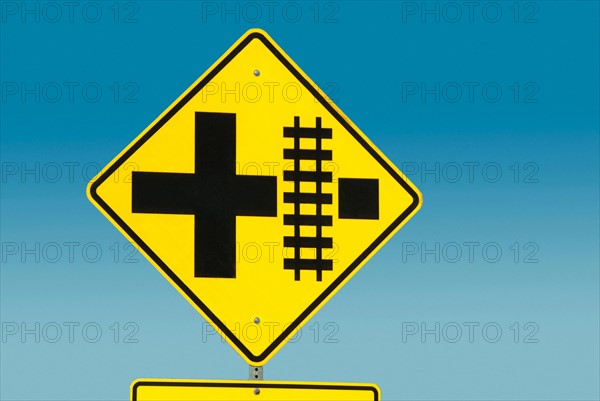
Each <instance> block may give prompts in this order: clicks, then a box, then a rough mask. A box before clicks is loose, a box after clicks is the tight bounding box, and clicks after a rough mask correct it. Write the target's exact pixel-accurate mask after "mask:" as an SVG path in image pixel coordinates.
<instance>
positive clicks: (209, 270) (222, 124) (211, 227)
mask: <svg viewBox="0 0 600 401" xmlns="http://www.w3.org/2000/svg"><path fill="white" fill-rule="evenodd" d="M195 118H196V121H195V138H196V139H195V142H196V144H195V173H193V174H190V173H153V172H152V173H151V172H139V171H135V172H133V178H132V180H133V181H132V211H133V213H160V214H191V215H194V227H195V228H194V259H195V260H194V276H195V277H213V278H215V277H216V278H235V276H236V269H235V243H236V223H235V220H236V216H264V217H276V216H277V178H276V177H265V176H251V175H236V172H235V166H236V120H235V114H231V113H203V112H196V116H195Z"/></svg>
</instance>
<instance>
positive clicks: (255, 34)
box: [90, 32, 420, 362]
mask: <svg viewBox="0 0 600 401" xmlns="http://www.w3.org/2000/svg"><path fill="white" fill-rule="evenodd" d="M254 39H258V40H260V41H261V42H262V43H263V44H264V45H265V46H266V47H267V48H268V49H269V50H270V51H271V52H272V53H273V55H275V56H276V57H277V59H278V60H279V61H280V62H281V63H282V64H283V65H285V66H286V68H287V69H288V70H289V71H290V72H291V73H292V74H293V75H294V76H295V77H296V79H298V80H299V81H300V82H301V83H302V84H303V85H304V86H305V87H306V88H307V89H308V90H309V91H310V93H311V94H312V95H313V96H315V98H317V99H318V100H319V102H320V103H321V104H322V105H323V106H324V107H325V108H326V109H327V110H328V111H329V112H330V113H331V114H332V115H333V116H334V117H335V118H336V119H337V121H338V122H339V123H340V124H341V125H342V126H343V127H344V128H346V129H347V130H348V132H350V133H351V134H352V136H353V137H354V138H355V139H356V140H357V141H358V142H359V143H360V144H361V145H362V146H363V147H364V148H365V149H366V150H367V151H368V152H369V153H370V154H371V156H373V158H375V160H377V161H378V162H379V164H381V166H382V167H383V168H384V169H385V170H386V171H387V172H388V173H389V174H390V175H391V176H392V177H394V179H395V180H396V181H398V183H399V184H400V185H401V186H402V187H403V188H404V189H405V190H406V191H407V192H408V193H409V194H410V195H411V197H412V199H413V201H412V203H411V205H410V206H409V207H408V208H407V209H406V210H404V211H403V212H402V214H400V216H398V218H396V220H394V222H393V223H392V224H390V226H389V227H388V228H386V229H385V231H383V233H381V235H379V237H377V238H376V239H375V241H373V243H372V244H371V245H370V246H369V247H368V248H367V249H366V250H365V251H364V252H362V253H361V254H360V255H359V256H358V258H356V260H355V261H354V262H353V263H351V264H350V266H348V268H347V269H346V270H344V271H343V272H342V274H340V276H339V277H338V278H337V279H336V280H335V281H334V282H333V283H331V284H330V285H329V287H327V288H326V289H325V291H323V293H322V294H321V295H320V296H319V297H318V298H317V299H316V300H315V301H314V302H312V303H311V304H310V305H309V306H308V307H307V308H306V310H304V312H302V314H301V315H300V316H299V317H298V318H297V319H296V320H294V321H293V322H292V324H290V325H289V326H288V327H287V329H286V330H284V331H283V332H282V333H281V335H279V337H277V338H276V339H275V340H274V341H273V342H272V343H271V344H270V345H269V346H268V347H267V348H266V349H265V350H264V351H263V353H262V354H260V355H254V354H252V353H251V352H250V350H249V349H248V348H246V347H245V346H244V344H242V343H241V341H239V340H238V339H237V338H236V337H235V335H234V334H233V333H232V332H231V331H230V330H229V329H228V328H227V327H226V326H225V324H223V322H221V321H220V320H219V319H218V318H217V316H216V315H215V314H214V313H213V312H212V311H211V310H210V309H208V307H207V306H206V305H205V304H204V303H203V302H202V301H201V300H200V299H199V298H198V296H197V295H196V294H194V293H193V292H192V291H191V290H190V289H189V288H188V287H187V286H186V285H185V284H184V283H183V282H182V281H181V280H180V279H179V278H178V277H177V275H175V273H173V271H171V269H169V267H168V266H167V265H166V264H165V262H163V261H162V260H161V259H160V258H159V257H158V255H157V254H156V253H154V252H153V251H152V249H150V247H148V245H146V243H145V242H144V241H142V239H141V238H140V237H139V236H138V235H137V234H136V233H135V232H134V231H133V230H132V229H131V228H130V227H129V226H128V225H127V224H126V223H125V222H124V221H123V220H122V219H121V218H120V217H119V216H118V215H117V214H116V213H115V212H114V210H112V209H111V208H110V206H108V204H106V202H104V200H102V198H100V196H99V195H98V192H97V189H98V187H99V186H100V185H101V184H102V183H103V182H104V181H105V180H106V179H107V178H108V177H110V176H111V174H112V173H113V172H114V171H116V170H117V169H118V168H119V167H120V166H121V165H122V164H123V163H124V162H125V161H126V160H127V159H128V158H129V157H130V156H131V155H132V154H133V153H134V152H135V151H137V150H138V149H139V148H140V147H141V146H142V145H143V144H144V143H145V142H146V141H147V140H148V139H149V138H150V137H151V136H152V135H154V134H155V133H156V132H157V131H158V130H159V129H160V128H161V127H162V126H163V125H165V123H166V122H167V121H169V119H170V118H171V117H173V116H174V115H175V113H177V112H178V111H179V110H180V109H181V108H182V107H183V106H184V105H185V104H186V103H187V102H188V101H189V100H190V99H192V98H193V97H194V96H195V95H196V94H197V93H198V92H199V91H200V90H201V89H202V88H203V87H204V86H205V85H206V84H207V83H208V82H210V81H211V80H212V79H213V78H214V77H215V75H217V74H218V73H219V72H220V71H221V70H222V69H223V68H224V67H225V66H226V65H227V64H228V63H229V62H230V61H231V60H232V59H233V58H234V57H235V56H236V55H237V54H238V53H239V52H240V51H242V49H243V48H244V47H246V46H247V45H248V43H250V42H251V41H252V40H254ZM90 194H91V196H92V198H93V199H94V200H95V201H96V202H97V203H98V205H100V207H102V208H103V209H104V210H105V211H106V213H108V214H109V215H110V217H111V218H112V219H113V220H114V221H115V222H116V223H117V224H119V226H121V228H122V229H123V230H124V231H125V232H126V233H127V234H128V235H129V236H130V237H131V238H132V239H133V240H134V241H135V242H136V243H137V244H138V245H139V246H140V247H141V248H142V249H143V251H144V252H145V253H146V254H147V255H148V256H150V257H151V258H152V260H154V262H156V264H157V265H158V266H160V268H161V269H162V270H163V272H165V274H167V275H168V276H169V277H170V278H171V280H173V282H174V283H176V284H177V285H178V286H179V288H180V289H181V290H182V291H184V292H185V294H186V295H187V296H188V297H189V298H190V299H191V300H192V301H193V302H194V303H195V304H196V306H197V307H198V308H200V309H201V310H202V311H203V312H204V313H205V314H206V316H207V317H208V318H209V319H210V320H211V321H212V322H213V323H214V324H216V325H217V327H218V328H219V329H220V330H221V332H222V333H223V334H225V335H226V336H227V337H228V338H229V340H231V342H232V343H234V344H235V345H236V346H237V347H238V349H239V350H240V351H241V352H243V353H244V355H245V356H246V357H247V358H248V359H249V360H251V361H253V362H261V361H263V360H265V359H266V358H267V356H269V355H270V354H271V353H272V352H273V350H275V348H277V346H278V345H279V344H280V343H282V342H283V341H284V339H286V338H287V337H288V336H289V335H290V334H291V333H293V331H294V330H295V329H296V328H297V327H298V326H299V325H300V324H301V323H302V322H303V321H304V319H306V317H307V316H308V315H309V314H310V313H312V312H313V311H314V310H315V309H316V308H317V307H318V306H319V305H320V304H321V303H322V302H323V300H324V299H325V298H327V296H329V295H330V294H331V293H332V292H333V291H334V290H335V289H336V288H337V287H338V286H339V285H340V284H341V283H342V282H343V281H344V279H346V277H348V275H349V274H350V273H352V272H353V271H354V270H355V269H356V268H357V267H358V266H359V265H360V264H361V263H362V261H363V260H365V259H366V258H367V257H368V256H369V255H370V254H371V252H373V250H374V249H375V248H377V246H379V244H381V243H382V242H383V241H384V240H385V239H386V237H388V236H389V235H390V233H392V232H393V231H394V229H396V227H398V226H399V225H400V224H401V223H402V222H403V221H404V220H405V219H406V218H407V217H408V216H409V215H410V214H411V213H412V212H413V211H414V210H415V209H416V208H417V206H418V205H419V203H420V199H419V195H418V194H417V193H416V192H415V191H414V190H413V189H412V188H411V187H410V185H408V184H407V183H406V181H404V179H402V177H401V176H400V175H399V174H398V173H397V172H396V171H395V170H394V169H393V168H392V167H391V166H390V165H389V164H388V163H387V162H386V161H385V160H384V159H383V158H382V157H381V155H380V154H379V153H378V152H377V151H375V149H373V147H371V145H369V143H368V142H367V141H366V140H365V139H364V138H363V137H362V136H361V135H360V134H359V133H358V132H356V130H354V128H352V126H351V125H350V124H349V123H348V122H347V121H346V120H345V119H344V118H343V117H342V116H341V115H340V114H339V113H338V112H337V111H336V110H335V108H334V107H332V105H331V104H330V103H329V102H328V101H327V100H325V98H324V97H323V95H321V94H320V93H319V91H318V90H317V89H316V88H315V87H313V86H312V85H311V84H310V83H309V82H308V81H307V80H306V79H305V78H304V76H303V75H302V74H301V73H300V72H299V71H298V70H297V69H296V68H295V67H294V66H293V65H292V64H291V63H290V62H289V61H288V59H287V58H286V57H285V56H284V55H283V54H282V53H281V52H280V51H279V50H278V49H277V48H276V47H275V46H274V45H273V44H272V43H271V42H270V41H269V40H268V39H267V38H266V37H265V36H264V35H263V34H262V33H260V32H252V33H250V34H249V35H248V36H247V37H246V38H245V39H244V40H243V41H242V42H240V44H239V45H238V46H236V47H235V48H234V49H233V50H232V51H231V52H230V53H229V54H228V55H227V56H226V57H225V58H224V59H223V60H222V61H221V62H220V63H219V64H218V65H217V66H216V67H215V68H214V69H213V70H212V71H210V72H209V73H208V74H207V75H206V77H204V79H203V80H202V81H200V82H199V83H198V84H197V85H196V86H195V87H194V88H192V90H191V91H190V92H189V93H188V94H187V95H186V96H185V97H184V98H183V99H181V100H180V101H179V102H178V103H177V104H176V105H174V106H173V107H172V108H171V109H170V110H169V111H168V112H167V114H165V115H164V116H163V117H162V118H161V119H160V120H159V121H158V122H157V123H156V124H155V125H154V126H152V128H150V129H149V130H148V132H146V134H145V135H144V136H143V137H141V138H140V139H139V140H138V141H137V142H136V143H134V144H133V145H132V146H131V148H129V149H128V150H127V152H125V153H124V154H123V155H121V157H119V159H118V160H117V161H116V162H115V163H114V164H113V165H112V166H110V167H109V168H108V169H106V171H104V172H103V173H102V174H101V175H100V176H99V177H98V179H97V180H96V181H95V182H94V183H93V184H92V185H91V186H90Z"/></svg>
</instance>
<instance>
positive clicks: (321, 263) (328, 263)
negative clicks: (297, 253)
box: [283, 259, 333, 271]
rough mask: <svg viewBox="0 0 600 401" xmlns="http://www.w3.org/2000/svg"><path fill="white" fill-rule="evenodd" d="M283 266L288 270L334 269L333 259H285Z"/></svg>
mask: <svg viewBox="0 0 600 401" xmlns="http://www.w3.org/2000/svg"><path fill="white" fill-rule="evenodd" d="M283 268H284V269H287V270H317V271H323V270H328V271H329V270H333V260H331V259H320V260H319V259H283Z"/></svg>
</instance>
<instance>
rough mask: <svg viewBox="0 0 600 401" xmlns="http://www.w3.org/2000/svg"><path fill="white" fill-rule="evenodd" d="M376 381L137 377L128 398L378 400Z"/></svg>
mask: <svg viewBox="0 0 600 401" xmlns="http://www.w3.org/2000/svg"><path fill="white" fill-rule="evenodd" d="M380 399H381V392H380V390H379V387H377V385H375V384H365V383H318V382H317V383H311V382H283V381H262V380H256V381H249V380H245V381H241V380H240V381H236V380H172V379H138V380H136V381H134V382H133V383H132V384H131V401H209V400H210V401H309V400H311V401H379V400H380Z"/></svg>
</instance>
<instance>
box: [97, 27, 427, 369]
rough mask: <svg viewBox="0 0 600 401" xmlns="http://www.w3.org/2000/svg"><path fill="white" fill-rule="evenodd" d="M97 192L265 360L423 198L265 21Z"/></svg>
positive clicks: (149, 252)
mask: <svg viewBox="0 0 600 401" xmlns="http://www.w3.org/2000/svg"><path fill="white" fill-rule="evenodd" d="M128 170H133V172H132V173H130V174H128V175H124V174H123V173H124V171H128ZM88 196H89V198H90V200H91V201H92V202H93V203H94V204H95V205H96V206H97V207H98V208H99V209H100V210H101V211H102V213H104V215H105V216H106V217H107V218H108V219H109V220H111V221H112V222H113V223H114V224H115V225H116V226H117V228H118V229H119V230H120V231H121V232H122V233H123V234H124V235H125V236H127V237H128V238H129V239H131V240H132V241H134V242H135V243H136V244H137V245H138V246H139V248H140V251H141V252H142V253H143V254H144V255H145V256H146V257H147V258H148V259H149V260H150V262H152V264H153V265H154V266H155V267H156V268H157V269H158V270H159V271H160V272H161V273H162V274H163V275H164V276H165V277H166V278H167V279H168V280H169V281H170V282H171V284H173V285H174V286H175V287H176V288H177V289H178V290H179V291H180V292H181V294H182V295H183V296H184V297H185V298H187V300H188V301H189V302H190V303H191V304H192V305H194V306H195V307H196V309H197V310H198V312H200V314H202V316H204V318H206V319H207V320H208V321H209V322H211V323H212V324H213V326H214V327H215V329H216V330H217V331H218V332H219V333H221V334H222V335H223V336H224V337H225V338H226V339H227V341H228V342H229V343H230V344H231V345H232V346H233V347H234V348H235V349H236V350H237V351H238V352H239V353H240V354H241V355H242V356H243V357H244V358H245V359H246V361H248V363H250V364H253V365H263V364H265V363H266V362H267V360H268V359H269V358H270V357H271V356H272V355H273V354H274V353H275V352H276V351H277V350H278V349H279V348H280V347H281V346H282V345H283V344H284V343H285V342H286V341H287V339H289V338H291V337H293V335H294V334H295V330H297V329H298V328H299V327H301V325H302V324H303V323H305V322H306V321H307V320H308V319H310V318H311V317H312V316H313V315H314V314H315V313H316V312H317V310H318V309H319V308H321V307H322V306H323V305H324V304H325V303H326V302H327V301H328V300H329V299H330V298H331V296H333V294H334V293H335V292H337V291H338V290H339V289H340V288H341V287H342V286H343V285H344V284H345V283H346V282H347V281H348V280H349V279H350V278H351V277H352V276H353V275H354V274H355V273H356V272H357V271H358V269H360V268H361V267H362V265H364V263H365V262H366V261H367V260H368V259H369V258H370V257H371V256H372V255H373V254H374V253H375V252H376V251H377V250H378V249H379V248H380V247H381V246H382V245H383V244H384V242H386V241H387V240H388V239H389V238H390V237H391V236H392V235H393V234H394V233H395V232H396V231H397V230H398V229H399V228H400V227H401V226H402V225H403V224H404V223H405V222H406V221H407V220H408V219H410V218H411V217H412V216H413V215H414V214H415V212H416V211H417V210H418V209H419V207H420V204H421V200H420V199H421V196H420V193H419V192H418V190H417V189H416V188H415V187H414V186H413V185H412V184H411V183H410V182H409V181H408V179H407V178H406V177H405V176H404V175H403V174H402V173H400V171H399V170H398V169H397V168H396V167H395V166H394V165H393V164H392V163H391V162H390V161H389V160H388V159H387V158H386V157H385V156H384V155H383V154H382V153H381V152H380V151H379V150H378V149H377V148H376V147H375V145H373V144H372V143H371V141H369V139H368V138H367V137H366V136H365V135H364V134H363V133H362V132H361V131H360V130H359V129H358V128H357V127H356V126H355V125H354V124H353V123H352V122H351V121H350V120H349V119H348V118H347V117H346V116H345V115H344V114H343V113H342V112H341V111H340V110H339V109H338V108H337V107H336V106H335V105H334V104H333V103H332V102H331V101H330V100H329V99H328V98H327V97H326V96H325V95H324V94H323V93H322V92H321V91H320V90H319V89H318V88H317V86H316V85H315V84H314V83H313V82H312V81H311V80H310V79H309V78H308V77H307V76H306V75H305V74H304V72H302V70H300V68H299V67H298V66H297V65H296V64H295V63H294V62H293V61H292V60H291V59H290V58H289V57H288V56H287V55H286V54H285V53H284V52H283V50H281V49H280V48H279V46H278V45H277V44H275V42H274V41H273V40H272V39H271V38H270V37H269V36H268V35H267V34H266V33H265V32H263V31H260V30H250V31H248V32H247V33H246V34H244V36H242V37H241V38H240V39H239V40H238V41H237V42H236V43H235V44H234V45H233V46H232V47H231V49H229V50H228V51H227V53H225V55H223V56H222V57H221V58H220V59H219V60H218V61H217V62H216V63H215V64H214V65H213V66H212V67H211V68H210V69H209V70H208V71H207V72H206V73H205V74H204V75H202V76H201V77H200V78H199V79H198V80H197V81H196V82H194V84H193V85H192V86H190V88H189V89H188V90H186V91H185V92H184V93H183V94H182V95H181V96H180V97H179V98H178V99H177V100H175V102H173V104H172V105H171V106H169V108H167V110H165V111H164V112H163V113H162V114H161V115H160V116H159V117H158V118H157V119H156V120H155V121H154V122H153V123H152V124H150V126H149V127H148V128H147V129H146V130H145V131H144V132H142V133H141V134H140V135H139V136H138V137H137V138H136V139H135V140H134V141H133V142H132V143H131V144H130V145H129V146H127V148H125V149H124V150H123V151H122V152H121V153H120V154H119V155H118V156H117V157H116V158H115V159H114V160H113V161H111V162H110V163H109V164H108V166H107V167H106V168H105V169H104V170H103V171H102V172H101V173H100V174H99V175H98V176H97V177H96V178H94V180H93V181H92V182H91V183H90V185H89V186H88Z"/></svg>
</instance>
